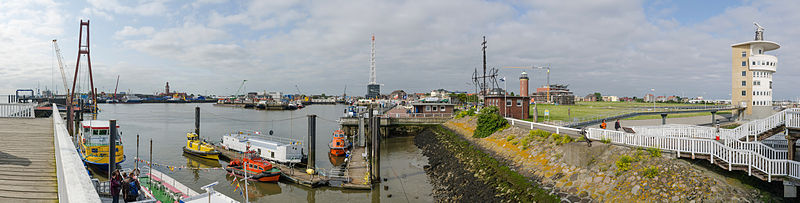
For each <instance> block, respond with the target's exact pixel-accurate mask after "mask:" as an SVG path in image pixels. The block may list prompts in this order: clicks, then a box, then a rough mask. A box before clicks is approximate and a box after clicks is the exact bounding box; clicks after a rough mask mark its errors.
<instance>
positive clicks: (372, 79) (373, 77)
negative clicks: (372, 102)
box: [369, 33, 378, 85]
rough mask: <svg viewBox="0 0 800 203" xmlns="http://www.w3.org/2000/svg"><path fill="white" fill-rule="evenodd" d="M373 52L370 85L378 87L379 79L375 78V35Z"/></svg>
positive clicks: (373, 35)
mask: <svg viewBox="0 0 800 203" xmlns="http://www.w3.org/2000/svg"><path fill="white" fill-rule="evenodd" d="M371 47H372V51H371V52H370V53H371V54H370V57H369V84H370V85H376V84H378V82H377V78H376V76H375V34H374V33H373V34H372V44H371Z"/></svg>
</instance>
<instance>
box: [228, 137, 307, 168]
mask: <svg viewBox="0 0 800 203" xmlns="http://www.w3.org/2000/svg"><path fill="white" fill-rule="evenodd" d="M220 145H222V146H223V147H226V148H228V149H230V150H234V151H237V152H245V151H247V150H248V148H249V150H251V151H255V153H256V154H257V155H258V156H259V157H261V158H264V159H267V160H271V161H276V162H281V163H300V162H302V159H303V153H304V150H303V145H302V143H301V142H300V141H298V140H293V139H289V138H282V137H276V136H270V135H262V134H261V133H256V132H237V133H232V134H228V135H225V136H222V143H221V144H220Z"/></svg>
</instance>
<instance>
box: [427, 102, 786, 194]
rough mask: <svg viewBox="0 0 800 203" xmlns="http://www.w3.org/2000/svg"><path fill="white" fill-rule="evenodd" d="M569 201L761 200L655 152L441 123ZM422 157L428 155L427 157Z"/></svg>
mask: <svg viewBox="0 0 800 203" xmlns="http://www.w3.org/2000/svg"><path fill="white" fill-rule="evenodd" d="M444 126H445V127H446V128H448V129H450V130H452V131H455V132H457V133H458V134H460V135H461V137H463V138H465V139H467V140H469V142H471V143H473V144H474V145H477V146H479V147H480V148H481V149H482V150H483V151H485V152H487V153H490V154H492V155H493V156H494V158H496V159H500V160H503V162H504V163H505V164H507V165H508V166H510V167H511V168H513V169H515V170H516V171H517V172H519V173H520V174H522V175H524V176H526V177H528V178H530V179H534V180H536V181H537V182H538V183H540V184H541V185H542V186H543V188H544V189H546V190H548V191H550V192H551V193H552V194H555V195H558V196H559V197H561V198H562V199H566V200H568V201H569V202H761V201H764V200H766V201H769V200H770V198H772V197H771V195H770V194H768V193H767V192H765V191H762V190H760V189H757V188H754V187H752V186H750V185H747V184H743V183H741V181H739V180H737V179H733V178H728V177H725V176H723V175H720V174H718V173H715V172H712V171H709V170H707V169H704V168H703V167H699V166H697V165H694V164H691V163H690V162H688V161H685V160H681V159H676V158H674V157H675V155H674V154H669V153H666V152H661V151H660V150H656V149H641V148H640V149H634V148H629V147H623V146H616V145H609V144H603V143H601V142H592V146H591V147H588V145H587V143H586V142H581V141H579V140H571V139H568V138H564V136H560V135H552V134H551V133H542V132H543V131H537V132H534V133H531V132H530V131H529V130H528V129H520V128H517V127H511V128H508V129H505V130H502V131H499V132H495V133H494V134H492V136H490V137H487V138H472V137H471V135H472V132H473V131H474V130H475V121H474V119H473V118H470V117H464V118H461V119H453V120H451V121H448V122H447V123H445V124H444ZM426 155H427V154H426Z"/></svg>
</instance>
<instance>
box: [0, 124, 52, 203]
mask: <svg viewBox="0 0 800 203" xmlns="http://www.w3.org/2000/svg"><path fill="white" fill-rule="evenodd" d="M0 140H2V141H1V142H0V202H57V201H58V197H59V196H58V178H57V175H56V159H55V146H54V136H53V119H52V118H32V119H27V118H25V119H21V118H0Z"/></svg>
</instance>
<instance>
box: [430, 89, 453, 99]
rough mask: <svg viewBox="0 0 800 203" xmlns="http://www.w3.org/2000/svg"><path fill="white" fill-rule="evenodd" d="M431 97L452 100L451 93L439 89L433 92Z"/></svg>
mask: <svg viewBox="0 0 800 203" xmlns="http://www.w3.org/2000/svg"><path fill="white" fill-rule="evenodd" d="M431 97H439V98H450V91H447V90H445V89H438V90H433V91H431Z"/></svg>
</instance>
